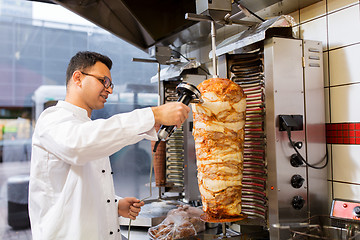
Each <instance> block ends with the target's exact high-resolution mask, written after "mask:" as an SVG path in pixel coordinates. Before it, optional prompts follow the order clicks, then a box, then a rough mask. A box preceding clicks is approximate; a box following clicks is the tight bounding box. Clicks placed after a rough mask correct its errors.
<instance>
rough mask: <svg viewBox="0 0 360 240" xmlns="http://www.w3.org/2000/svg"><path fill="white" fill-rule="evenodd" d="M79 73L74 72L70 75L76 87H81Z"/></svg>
mask: <svg viewBox="0 0 360 240" xmlns="http://www.w3.org/2000/svg"><path fill="white" fill-rule="evenodd" d="M81 75H82V74H81V72H80V71H75V72H74V73H73V75H72V79H73V81H74V83H75V85H76V86H78V87H81Z"/></svg>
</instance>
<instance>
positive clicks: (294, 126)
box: [279, 115, 303, 131]
mask: <svg viewBox="0 0 360 240" xmlns="http://www.w3.org/2000/svg"><path fill="white" fill-rule="evenodd" d="M286 129H289V130H290V131H301V130H303V115H279V130H280V131H286Z"/></svg>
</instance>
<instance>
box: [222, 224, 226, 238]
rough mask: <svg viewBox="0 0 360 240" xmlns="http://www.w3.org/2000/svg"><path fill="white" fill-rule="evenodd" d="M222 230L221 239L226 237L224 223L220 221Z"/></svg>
mask: <svg viewBox="0 0 360 240" xmlns="http://www.w3.org/2000/svg"><path fill="white" fill-rule="evenodd" d="M222 232H223V239H225V238H226V225H225V223H222Z"/></svg>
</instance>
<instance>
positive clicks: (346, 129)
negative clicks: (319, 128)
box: [326, 123, 360, 144]
mask: <svg viewBox="0 0 360 240" xmlns="http://www.w3.org/2000/svg"><path fill="white" fill-rule="evenodd" d="M326 143H329V144H360V123H327V124H326Z"/></svg>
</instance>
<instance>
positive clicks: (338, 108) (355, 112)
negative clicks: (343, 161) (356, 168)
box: [330, 84, 360, 176]
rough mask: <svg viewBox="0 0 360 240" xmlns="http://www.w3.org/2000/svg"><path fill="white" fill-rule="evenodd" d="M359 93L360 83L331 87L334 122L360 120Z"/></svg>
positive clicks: (331, 110) (332, 118)
mask: <svg viewBox="0 0 360 240" xmlns="http://www.w3.org/2000/svg"><path fill="white" fill-rule="evenodd" d="M359 93H360V84H352V85H346V86H338V87H331V88H330V104H331V105H330V107H331V109H330V114H331V122H332V123H339V122H360V111H359V103H360V94H359ZM359 176H360V174H359Z"/></svg>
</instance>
